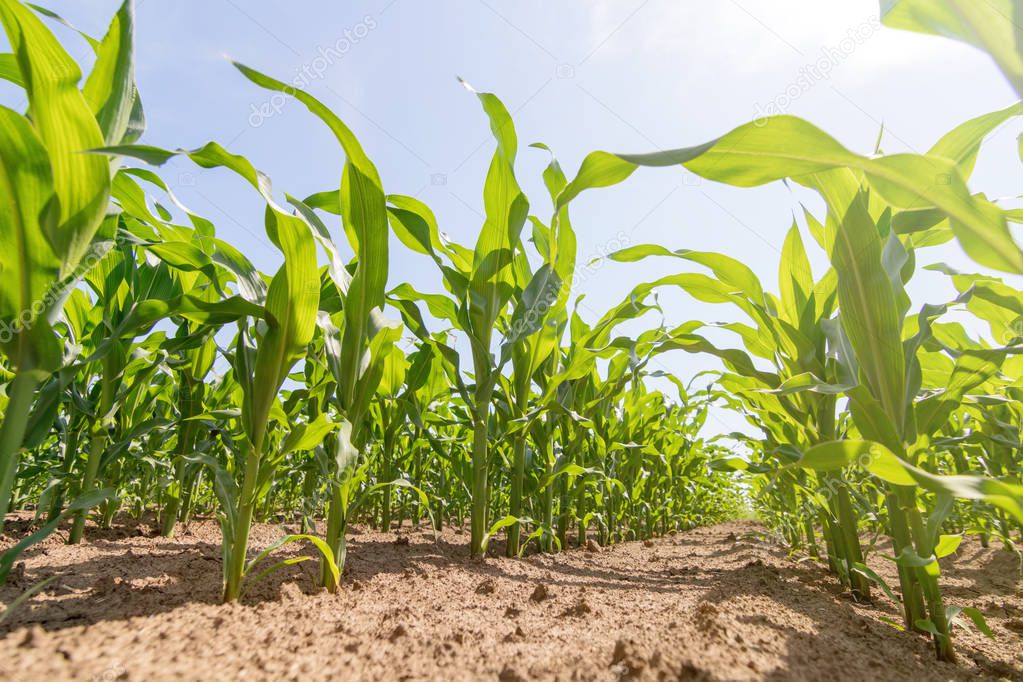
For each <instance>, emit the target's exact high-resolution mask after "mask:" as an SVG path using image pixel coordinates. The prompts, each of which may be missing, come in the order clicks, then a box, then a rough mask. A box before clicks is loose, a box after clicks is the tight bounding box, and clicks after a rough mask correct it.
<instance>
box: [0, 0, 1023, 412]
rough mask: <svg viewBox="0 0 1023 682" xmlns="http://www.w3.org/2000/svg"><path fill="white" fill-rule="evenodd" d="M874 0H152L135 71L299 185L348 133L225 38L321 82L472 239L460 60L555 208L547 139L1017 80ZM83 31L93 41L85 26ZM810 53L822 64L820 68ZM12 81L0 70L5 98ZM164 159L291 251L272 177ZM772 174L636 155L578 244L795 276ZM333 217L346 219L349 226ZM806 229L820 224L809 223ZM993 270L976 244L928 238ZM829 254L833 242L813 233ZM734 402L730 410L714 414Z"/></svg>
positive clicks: (416, 268) (147, 92)
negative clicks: (254, 178)
mask: <svg viewBox="0 0 1023 682" xmlns="http://www.w3.org/2000/svg"><path fill="white" fill-rule="evenodd" d="M118 4H119V3H118V2H117V0H73V1H72V0H62V1H56V0H51V1H50V2H49V3H47V6H48V7H51V8H52V9H54V10H55V11H57V12H59V13H60V14H62V15H64V16H65V17H66V18H68V19H69V20H70V21H71V22H72V23H74V24H76V25H77V26H79V27H80V28H81V29H83V30H85V31H86V32H89V33H92V34H93V35H99V34H101V33H102V32H103V31H104V29H105V26H106V23H107V22H108V21H109V17H110V16H111V15H112V13H113V12H114V11H115V9H116V7H117V5H118ZM877 12H878V8H877V2H876V0H821V1H818V2H813V3H807V2H802V1H798V0H717V1H715V2H706V1H705V0H700V1H696V0H615V1H612V0H589V1H583V0H562V1H560V2H556V3H554V2H541V1H540V0H524V1H516V2H510V1H505V2H499V1H498V0H461V1H458V2H456V1H455V0H440V1H434V2H417V1H416V0H367V1H365V2H359V1H351V2H343V3H341V2H324V1H312V0H308V1H303V2H290V3H283V2H269V1H265V0H264V1H250V2H243V1H242V0H178V1H176V2H160V1H159V0H140V1H139V2H138V40H139V46H138V57H137V59H138V67H137V68H138V81H139V87H140V90H141V92H142V96H143V101H144V103H145V105H146V112H147V115H148V119H149V127H148V131H147V134H146V137H145V138H144V141H145V142H148V143H150V144H155V145H160V146H168V147H189V148H191V147H196V146H198V145H200V144H202V143H204V142H206V141H208V140H217V141H218V142H220V143H222V144H224V145H225V146H227V147H228V148H229V149H230V150H231V151H233V152H235V153H241V154H244V155H246V156H248V157H249V158H250V159H251V160H252V161H253V162H254V163H255V164H256V165H257V166H258V167H259V168H260V169H262V170H264V171H265V172H266V173H267V174H269V175H270V177H271V178H272V179H273V181H274V186H275V189H276V190H278V191H287V192H289V193H291V194H293V195H296V196H304V195H305V194H308V193H311V192H314V191H320V190H325V189H331V188H333V187H336V185H337V182H338V179H339V177H340V171H341V165H342V156H341V152H340V148H339V147H338V145H337V144H336V142H335V141H334V140H333V138H332V137H331V136H330V134H329V133H328V132H327V131H326V129H325V128H324V127H323V126H322V125H321V124H320V123H319V122H318V121H317V120H316V119H314V118H313V117H312V116H311V115H310V114H309V113H308V112H307V111H305V109H304V108H303V107H301V106H300V105H297V104H296V103H295V102H286V103H284V104H283V106H277V104H279V102H276V101H273V100H271V98H270V97H269V95H268V93H266V92H264V91H261V90H260V89H258V88H256V87H255V86H253V85H252V84H250V83H249V82H248V81H246V80H245V79H244V78H242V77H241V76H240V75H239V74H238V73H237V72H235V70H234V69H233V68H232V67H231V66H230V64H229V62H228V58H230V59H235V60H238V61H241V62H244V63H246V64H249V65H251V66H253V67H255V68H258V69H259V70H262V71H264V72H266V73H268V74H271V75H274V76H276V77H277V78H279V79H281V80H286V81H295V80H296V79H298V80H297V82H298V83H299V84H301V85H303V86H305V87H306V89H308V90H309V91H310V92H312V93H313V94H315V95H316V96H317V97H318V98H320V99H321V100H322V101H323V102H324V103H326V104H327V105H328V106H330V107H331V108H333V109H334V110H335V111H336V112H337V113H338V114H339V115H341V116H342V118H344V119H345V120H346V122H348V124H349V125H350V126H351V127H352V128H353V129H354V130H355V131H356V133H357V134H358V136H359V137H360V139H361V141H362V143H363V145H364V147H365V148H366V150H367V152H368V153H369V155H370V156H371V158H373V160H374V161H375V163H376V164H377V166H378V168H379V169H380V172H381V175H382V177H383V181H384V186H385V189H386V190H387V191H388V192H390V193H398V194H410V195H415V196H418V197H419V198H420V199H422V200H424V201H426V202H427V203H428V204H429V205H430V206H431V207H432V208H433V209H434V211H435V212H436V213H437V215H438V218H439V222H440V224H441V229H442V230H443V231H445V232H446V233H447V234H448V235H450V237H451V238H452V239H454V240H455V241H458V242H460V243H464V244H468V245H472V244H473V243H474V242H475V237H476V234H477V232H478V230H479V226H480V224H481V222H482V218H481V215H480V214H481V212H482V180H483V176H484V172H485V169H486V165H487V163H488V160H489V156H490V154H491V152H492V147H491V143H490V136H489V129H488V126H487V122H486V119H485V118H484V116H483V114H482V112H481V110H480V107H479V104H478V102H477V101H476V99H475V98H474V97H472V96H471V95H470V94H469V93H467V92H466V91H465V90H464V89H462V88H461V86H459V84H458V83H457V81H456V75H460V76H462V77H464V78H465V79H466V80H467V81H469V82H470V83H472V84H473V86H475V87H476V88H477V89H479V90H486V91H491V92H494V93H496V94H497V95H498V96H500V97H501V98H502V99H503V100H504V102H505V104H506V105H507V106H508V108H509V110H511V111H512V112H513V113H514V117H515V120H516V124H517V130H518V134H519V139H520V149H521V152H520V160H519V161H520V163H519V170H518V172H519V177H520V180H521V182H522V184H523V186H524V187H525V188H526V190H527V193H528V194H529V196H530V199H531V202H532V205H533V210H534V211H535V212H536V213H537V214H538V215H541V216H546V215H548V214H549V202H548V200H547V198H546V193H545V192H544V191H543V189H542V185H541V184H540V172H541V171H542V169H543V167H544V165H545V164H546V162H547V158H546V156H545V154H544V153H543V152H540V151H538V150H531V149H528V148H527V147H526V145H527V144H528V143H530V142H534V141H542V142H545V143H547V144H549V145H550V146H551V147H552V148H553V149H554V151H555V152H556V153H557V155H558V157H559V159H560V160H561V162H562V165H563V166H564V168H565V170H566V172H568V173H570V174H571V173H574V171H575V169H577V168H578V164H579V162H580V161H581V159H582V158H583V156H584V155H585V154H586V153H587V152H589V151H591V150H594V149H606V150H611V151H619V152H625V151H627V152H633V151H652V150H655V149H659V148H670V147H680V146H688V145H692V144H697V143H701V142H705V141H707V140H709V139H712V138H714V137H717V136H718V135H720V134H722V133H724V132H726V131H727V130H729V129H731V128H732V127H734V126H736V125H740V124H742V123H745V122H747V121H749V120H751V119H753V118H755V117H756V116H757V115H759V114H762V113H765V112H766V113H781V112H784V113H790V114H795V115H799V116H803V117H805V118H807V119H809V120H810V121H812V122H814V123H815V124H816V125H818V126H819V127H821V128H823V129H824V130H826V131H828V132H830V133H831V134H833V135H835V136H836V137H837V138H838V139H839V140H840V141H842V142H843V143H844V144H846V145H847V146H848V147H850V148H852V149H854V150H856V151H860V152H870V151H871V150H872V149H873V146H874V142H875V139H876V137H877V134H878V130H879V128H880V126H881V123H882V122H884V124H885V128H886V133H885V136H884V138H883V142H882V148H883V149H884V151H885V152H889V153H891V152H899V151H919V152H923V151H926V149H927V148H928V147H930V145H931V144H933V143H934V141H936V140H937V139H938V137H940V136H941V134H943V133H944V132H946V131H947V130H949V129H951V128H952V127H953V126H955V125H956V124H958V123H960V122H962V121H963V120H966V119H968V118H970V117H973V116H976V115H979V114H982V113H985V112H988V111H991V110H994V109H997V108H1001V107H1004V106H1006V105H1008V104H1011V103H1012V102H1013V101H1014V97H1013V93H1012V91H1011V89H1010V88H1009V86H1008V85H1007V84H1006V83H1005V82H1004V81H1003V79H1002V77H1001V75H1000V74H999V73H998V71H997V70H996V69H995V67H994V66H993V65H992V64H991V63H990V62H989V61H988V59H987V57H985V56H984V55H982V54H980V53H979V52H976V51H974V50H973V49H971V48H969V47H967V46H964V45H960V44H958V43H954V42H951V41H946V40H942V39H938V38H932V37H926V36H918V35H914V34H909V33H904V32H899V31H894V30H891V29H887V28H882V27H881V26H880V24H879V22H878V20H877ZM64 35H66V36H67V37H68V40H70V41H71V43H70V44H71V45H72V53H73V54H75V56H78V57H82V58H85V57H86V55H87V53H88V48H87V47H86V46H85V45H84V43H81V42H80V41H78V42H75V41H74V39H73V37H72V34H70V33H68V32H66V31H65V32H63V35H62V37H63V36H64ZM810 67H813V68H810ZM8 93H9V91H8V90H3V91H0V97H2V98H3V101H4V102H5V103H8V102H9V100H10V96H8ZM1019 133H1020V125H1019V124H1017V123H1013V124H1010V125H1007V126H1006V127H1005V128H1003V129H1002V130H1000V131H998V132H997V133H996V134H995V136H994V137H993V140H992V144H991V145H989V147H988V148H987V150H986V151H985V152H984V153H983V154H982V156H981V159H980V163H979V166H978V169H977V172H976V174H975V176H974V181H973V183H971V184H972V186H973V187H974V188H975V189H982V190H983V191H985V192H987V193H988V195H989V196H992V197H1001V196H1011V195H1015V193H1016V191H1017V188H1018V187H1019V186H1020V179H1021V178H1020V164H1019V159H1018V157H1017V156H1016V151H1015V150H1016V144H1015V138H1016V136H1017V135H1018V134H1019ZM164 175H165V177H166V179H167V181H168V183H169V184H170V185H171V186H172V188H173V189H174V190H175V192H176V193H177V194H179V196H180V198H181V199H182V200H183V201H184V203H185V204H187V205H188V206H189V207H190V208H192V209H193V210H194V211H196V212H198V213H200V214H203V215H205V216H207V217H209V218H211V219H212V220H214V221H215V223H216V224H217V229H218V234H219V235H220V236H221V237H224V238H226V239H228V240H229V241H231V242H232V243H234V244H236V245H238V246H240V247H241V248H243V250H244V251H245V252H246V253H247V254H248V256H249V257H250V258H251V259H252V261H253V262H254V263H256V265H257V266H259V267H261V268H263V269H265V270H272V269H273V268H274V267H275V264H276V263H277V262H278V256H277V254H276V252H275V250H274V249H273V248H272V247H271V246H270V245H269V243H268V241H267V240H266V238H265V236H264V235H263V228H262V207H261V205H260V203H259V200H258V197H257V196H256V195H255V194H254V193H253V192H252V191H251V190H250V189H249V188H247V187H244V186H243V185H242V184H241V183H240V182H238V181H236V180H235V179H233V178H231V177H229V176H228V175H226V174H223V173H219V172H210V171H202V172H197V171H196V170H195V169H194V168H192V167H190V166H189V165H188V164H187V163H183V162H182V163H178V162H173V163H172V164H171V165H169V166H168V167H167V168H166V170H165V172H164ZM800 200H802V201H806V202H809V203H810V205H811V206H817V205H818V204H817V203H816V202H815V201H814V197H812V196H810V195H807V194H803V193H798V192H793V190H790V189H789V188H787V187H786V186H784V185H782V184H780V183H776V184H774V185H771V186H768V187H764V188H757V189H742V190H740V189H735V188H730V187H724V186H720V185H715V184H713V183H708V182H706V181H703V180H701V179H699V178H696V177H695V176H693V175H691V174H687V173H686V172H684V171H682V170H681V169H661V170H641V171H639V172H637V173H636V174H635V175H634V176H633V177H632V178H631V179H630V180H628V181H627V182H626V183H625V184H623V185H620V186H618V187H616V188H612V189H608V190H600V191H597V192H591V193H588V194H586V195H584V196H583V197H582V198H581V199H579V200H577V201H576V202H575V204H573V221H574V225H575V227H576V230H577V232H578V234H579V263H580V266H582V265H583V264H585V263H586V262H587V261H589V260H590V259H591V258H594V257H597V256H600V255H602V254H603V253H606V252H607V251H609V250H613V249H614V248H617V247H619V246H621V245H625V244H639V243H645V242H657V243H660V244H663V245H665V246H669V247H671V248H690V249H699V250H710V251H721V252H723V253H726V254H728V255H730V256H733V257H735V258H739V259H740V260H742V261H744V262H746V263H747V264H748V265H750V266H751V267H752V268H753V269H754V270H755V271H756V272H757V274H758V275H759V276H760V277H761V279H762V281H763V282H764V284H765V286H766V287H767V288H768V289H770V290H776V289H777V284H776V281H777V275H776V272H777V263H778V258H779V256H780V249H781V244H782V240H783V238H784V235H785V233H786V231H787V230H788V228H789V226H790V225H791V222H792V214H793V211H798V210H799V201H800ZM337 236H338V239H341V235H340V234H338V235H337ZM804 238H805V240H806V241H807V242H808V244H809V242H810V240H809V238H808V237H807V235H806V233H805V231H804ZM919 256H920V261H921V263H927V262H934V261H945V262H949V263H951V264H953V265H955V266H959V267H961V268H963V269H965V270H974V269H975V268H974V267H973V266H972V265H971V264H970V262H969V261H968V260H967V259H966V258H965V257H964V256H963V255H962V253H961V250H960V249H959V248H958V246H956V245H954V244H952V245H948V246H946V247H939V248H936V249H930V250H927V251H924V252H922V253H921V254H919ZM813 261H814V264H815V266H819V269H818V270H817V272H816V274H817V275H818V276H820V275H821V274H823V271H824V270H823V268H824V264H825V259H824V257H823V254H819V253H818V254H814V255H813ZM679 267H680V266H679V264H678V263H674V262H670V261H665V262H663V263H662V262H658V261H648V262H644V263H643V264H642V265H627V264H614V263H611V264H605V265H602V266H600V267H597V268H595V269H593V270H592V271H588V272H585V273H583V274H582V275H580V277H579V281H578V282H577V286H576V290H577V292H578V293H585V294H586V299H585V303H584V307H583V309H582V310H583V315H584V317H586V318H587V319H589V320H590V321H592V320H594V319H596V318H597V317H598V316H599V315H600V314H601V313H602V312H603V311H605V310H606V309H607V308H609V307H610V306H612V305H614V304H615V303H616V302H617V301H618V300H620V298H621V297H622V296H623V295H624V294H625V293H626V292H627V291H628V290H629V289H630V288H631V287H632V286H633V285H634V284H637V283H639V282H641V281H645V280H648V279H652V278H654V277H655V276H659V275H662V274H667V273H669V272H672V271H677V270H678V269H679ZM403 281H410V282H412V283H413V284H415V285H416V286H417V288H420V289H422V290H439V288H440V279H439V277H438V276H437V275H436V273H435V271H434V266H433V264H432V262H430V261H428V260H427V259H425V258H423V257H420V256H417V255H416V254H411V253H406V252H402V251H399V250H398V249H392V255H391V283H392V284H393V285H396V284H399V283H400V282H403ZM911 292H912V294H913V296H914V299H915V302H916V303H917V304H922V303H924V302H939V301H945V300H947V299H948V298H949V297H950V295H951V293H952V289H951V287H950V286H948V284H947V283H946V282H945V281H944V279H943V278H942V277H941V276H938V275H936V274H933V273H921V275H920V277H919V278H918V279H917V280H916V281H915V282H914V283H913V286H912V289H911ZM662 302H663V303H664V304H665V306H666V309H667V312H668V315H669V317H670V319H669V323H670V324H678V323H681V322H683V321H685V320H689V319H693V318H701V319H706V320H728V319H735V315H734V314H733V313H732V311H730V310H727V309H725V308H721V307H719V306H709V305H706V304H698V303H696V302H694V301H691V300H689V299H687V298H685V297H683V296H681V295H679V294H677V293H675V292H665V293H664V295H663V296H662ZM714 366H715V364H714V362H713V361H711V360H706V359H703V358H698V357H694V356H690V355H688V354H684V353H678V354H676V355H672V356H665V357H664V359H663V361H662V368H664V369H670V370H672V371H674V372H676V373H677V374H679V375H680V376H683V377H685V376H688V375H691V374H692V373H694V372H696V371H699V370H700V369H706V368H711V367H714ZM738 424H739V421H738V420H737V419H736V418H735V417H732V416H729V415H727V414H724V413H719V414H716V415H715V418H714V420H712V422H711V423H710V424H709V425H708V429H709V430H710V431H712V432H714V431H728V430H732V429H733V428H735V427H736V426H737V425H738Z"/></svg>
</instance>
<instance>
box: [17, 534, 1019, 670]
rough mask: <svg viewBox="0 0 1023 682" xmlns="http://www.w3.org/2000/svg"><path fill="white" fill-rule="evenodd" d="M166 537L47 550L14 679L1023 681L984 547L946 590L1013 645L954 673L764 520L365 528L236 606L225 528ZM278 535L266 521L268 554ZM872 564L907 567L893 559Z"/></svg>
mask: <svg viewBox="0 0 1023 682" xmlns="http://www.w3.org/2000/svg"><path fill="white" fill-rule="evenodd" d="M20 525H21V526H22V527H23V526H24V524H20ZM153 530H154V529H153V528H152V527H151V526H150V525H147V524H145V523H142V524H136V523H134V522H127V523H126V524H125V525H122V526H119V527H117V528H115V529H114V530H112V531H106V532H99V531H93V534H92V536H91V538H90V539H89V541H88V542H87V544H84V545H80V546H78V547H69V546H66V545H63V544H61V538H60V537H52V538H50V539H49V540H48V541H47V542H46V543H44V544H43V545H41V546H38V547H37V548H35V549H33V550H31V551H30V552H29V553H28V554H27V555H26V557H25V558H26V561H25V567H24V572H23V573H22V572H19V574H18V575H17V576H15V577H13V578H12V581H11V584H8V585H7V586H6V587H3V588H0V601H3V602H4V603H9V602H10V601H11V600H12V599H14V598H15V597H16V596H17V595H18V594H19V593H20V592H21V591H23V590H24V589H26V588H27V587H28V586H30V585H32V584H33V583H35V582H36V581H38V580H40V579H43V578H46V577H48V576H51V575H54V574H57V575H59V577H58V578H57V579H56V580H54V581H53V582H52V583H50V585H49V586H48V587H47V589H45V590H44V591H43V592H41V593H40V594H38V595H37V596H36V597H34V598H33V599H32V600H31V601H30V602H29V603H27V604H26V605H24V606H22V607H21V608H20V609H18V610H17V611H16V612H15V613H14V614H13V615H12V616H11V617H10V618H8V620H7V621H6V622H5V623H3V624H2V625H0V662H2V663H0V678H5V679H11V680H58V679H87V680H102V681H107V680H163V679H180V678H186V679H218V680H233V679H242V678H244V679H247V680H253V679H257V680H262V679H275V680H276V679H293V680H317V679H327V678H333V679H343V680H370V679H374V680H418V679H443V680H461V679H483V680H486V679H498V680H501V681H502V682H514V681H517V680H527V679H558V680H590V679H594V680H621V679H650V680H674V679H684V680H718V679H720V680H744V679H769V680H789V679H799V680H816V679H821V680H838V679H872V680H874V679H891V680H905V679H934V680H943V679H976V678H978V677H981V678H989V679H998V678H1004V679H1019V680H1023V581H1021V580H1020V573H1019V566H1018V564H1017V562H1016V559H1015V558H1013V557H1012V556H1011V555H1010V554H1009V553H1007V552H1004V551H999V550H995V549H990V550H984V549H981V548H980V546H979V545H978V544H976V543H975V542H973V541H972V540H968V541H967V542H964V543H963V547H962V548H960V550H959V552H958V555H957V556H956V557H954V560H953V561H951V562H949V561H946V562H945V563H946V566H945V567H944V569H943V570H944V572H945V576H944V578H945V580H944V582H945V585H946V591H947V594H948V597H949V601H951V602H952V603H956V604H960V605H974V606H977V607H979V608H981V609H982V610H983V612H984V613H985V614H986V616H987V619H988V622H989V623H990V625H991V627H992V628H993V629H994V631H995V633H996V635H997V639H996V640H994V641H992V640H989V639H987V638H985V637H983V636H981V635H980V634H979V633H977V632H975V631H972V630H960V631H959V634H958V647H959V652H960V662H959V664H958V666H952V665H948V664H942V663H937V662H935V661H934V660H933V654H932V651H931V648H930V645H929V643H928V642H927V641H926V640H925V639H924V638H923V637H921V636H918V635H913V634H909V633H903V632H898V631H896V630H895V629H893V628H892V626H891V625H888V624H886V623H885V622H884V621H883V620H882V619H883V618H888V619H894V620H898V618H899V612H898V610H897V607H896V605H895V604H893V603H892V602H891V601H890V600H888V599H887V598H886V597H884V596H883V595H879V596H878V597H877V600H876V602H875V603H874V604H871V605H859V604H856V603H854V602H853V601H852V600H851V599H850V598H849V597H848V596H847V595H844V594H842V593H841V591H840V590H839V589H838V587H837V585H836V583H835V581H834V579H832V578H831V577H829V576H828V575H827V574H826V573H825V572H824V570H823V569H822V568H821V567H820V566H818V565H816V564H814V563H813V562H810V561H795V560H793V559H790V558H788V557H787V556H786V554H785V552H784V551H782V550H781V549H779V548H777V547H775V546H773V545H771V544H769V543H767V542H764V541H761V540H758V539H757V537H756V536H757V533H758V532H759V531H760V529H759V528H758V527H757V526H756V525H755V524H752V523H748V522H736V523H730V524H724V525H720V526H715V527H712V528H702V529H697V530H694V531H691V532H688V533H683V534H678V535H673V536H668V537H665V538H663V539H660V540H656V541H653V542H646V543H641V542H637V543H628V544H623V545H619V546H616V547H614V548H610V549H603V550H599V551H593V550H595V549H597V548H595V547H592V548H591V549H589V550H588V549H585V548H584V549H575V550H572V551H570V552H568V553H565V554H562V555H559V556H554V557H550V556H533V557H529V558H527V559H524V560H518V561H516V560H509V559H504V558H499V557H494V558H490V559H488V560H487V561H485V562H471V561H469V560H468V559H467V558H466V554H467V551H466V550H467V547H466V544H467V537H466V535H464V534H461V533H459V532H457V531H445V532H444V533H442V534H440V536H439V537H437V538H436V539H435V538H434V536H433V534H432V533H428V532H418V531H403V532H401V533H400V534H396V533H388V534H383V533H372V532H363V533H357V534H355V535H353V537H352V542H351V547H350V553H349V564H348V570H347V572H346V578H345V589H344V590H343V591H342V592H340V593H339V594H337V595H328V594H326V593H322V592H317V591H316V590H315V589H314V588H313V583H312V575H313V573H314V571H315V562H308V563H305V564H300V565H297V566H294V567H291V568H289V569H287V570H285V571H281V572H279V573H277V574H274V575H273V576H271V577H270V578H267V579H266V580H265V581H264V582H262V583H260V584H259V585H258V586H256V587H254V588H253V589H252V590H251V591H250V593H249V594H247V595H246V597H245V599H244V602H243V603H242V604H241V605H233V606H223V605H220V604H218V603H217V601H218V597H219V593H220V547H219V542H220V537H219V535H220V534H219V530H218V528H217V525H216V524H215V523H214V522H212V521H198V522H195V523H193V524H192V525H191V526H190V527H189V528H188V529H185V530H184V531H182V532H180V533H179V535H178V536H177V537H175V538H173V539H169V540H168V539H161V538H158V537H153ZM18 531H19V524H17V523H15V524H13V529H12V530H9V533H10V534H11V537H8V538H4V539H3V540H0V547H6V546H9V545H10V544H11V542H12V540H13V538H14V537H16V536H17V533H18ZM280 533H281V530H280V529H279V528H277V527H274V526H258V527H256V528H255V529H254V532H253V546H254V547H261V546H265V545H266V544H269V543H270V542H271V541H272V540H273V539H274V538H275V537H278V536H279V534H280ZM494 549H495V550H496V549H497V548H494ZM281 551H282V552H283V553H284V554H287V552H286V551H284V550H281ZM295 551H296V552H301V551H304V550H302V549H301V548H298V549H296V550H295ZM873 567H874V568H875V570H877V571H879V572H881V573H882V574H885V575H888V576H891V573H892V571H891V565H890V563H889V562H888V561H886V560H885V559H883V558H880V557H876V559H875V560H874V561H873ZM891 583H892V584H896V581H895V580H894V579H892V580H891Z"/></svg>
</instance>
